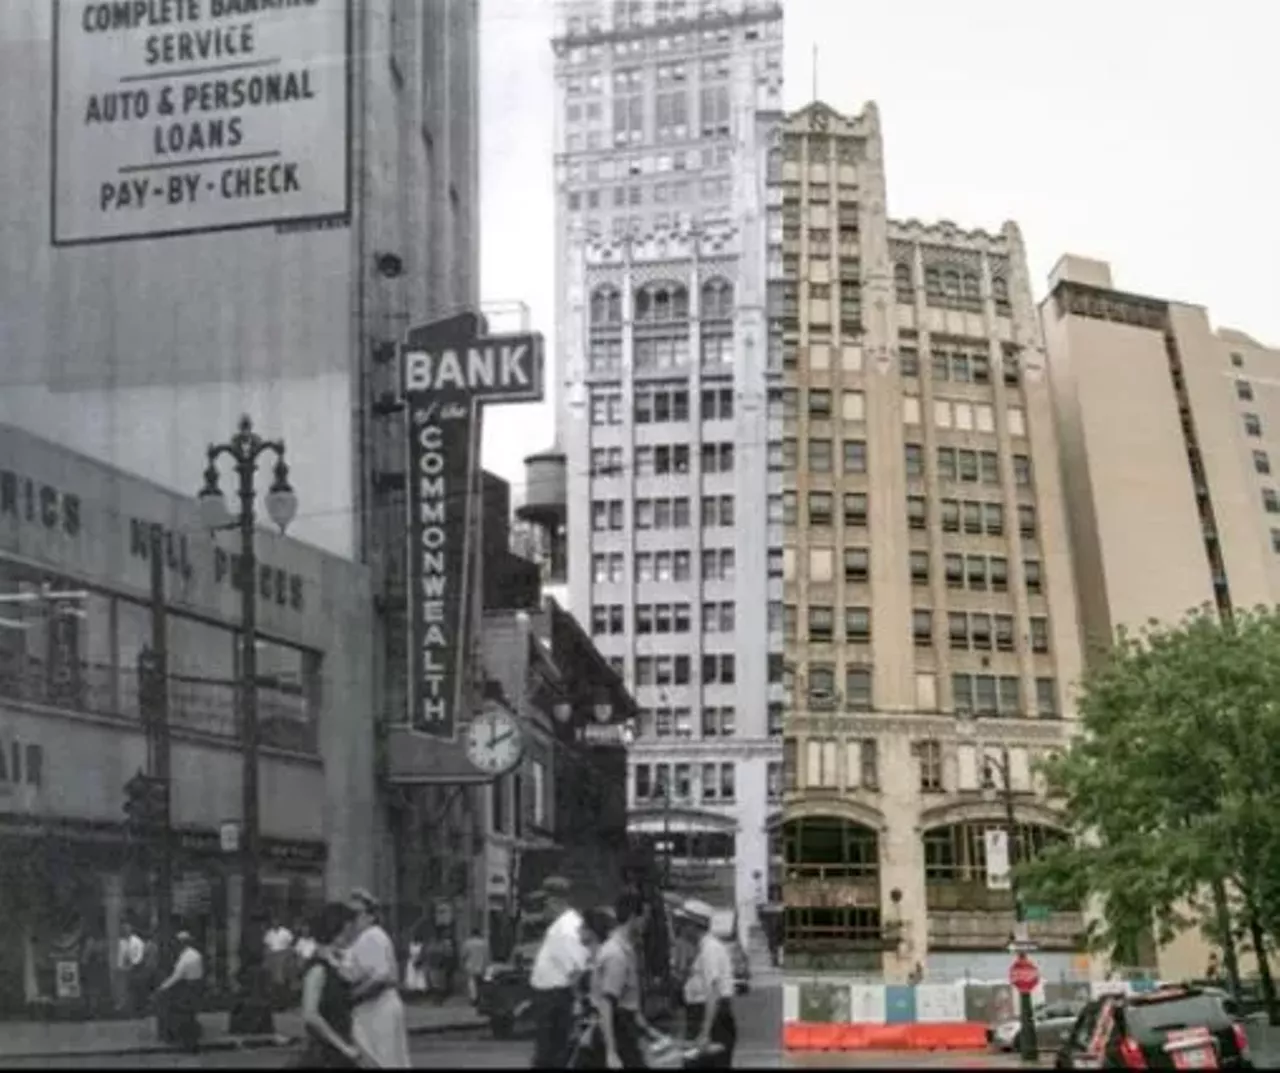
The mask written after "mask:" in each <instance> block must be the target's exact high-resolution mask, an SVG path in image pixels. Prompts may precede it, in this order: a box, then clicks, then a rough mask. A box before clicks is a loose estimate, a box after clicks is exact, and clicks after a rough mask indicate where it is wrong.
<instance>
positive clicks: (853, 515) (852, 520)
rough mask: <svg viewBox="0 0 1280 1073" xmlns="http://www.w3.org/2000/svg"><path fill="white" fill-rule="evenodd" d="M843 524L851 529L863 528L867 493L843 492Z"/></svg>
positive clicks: (865, 521) (865, 517)
mask: <svg viewBox="0 0 1280 1073" xmlns="http://www.w3.org/2000/svg"><path fill="white" fill-rule="evenodd" d="M844 524H845V525H846V526H852V527H853V528H858V529H861V528H865V527H866V524H867V493H866V492H845V494H844Z"/></svg>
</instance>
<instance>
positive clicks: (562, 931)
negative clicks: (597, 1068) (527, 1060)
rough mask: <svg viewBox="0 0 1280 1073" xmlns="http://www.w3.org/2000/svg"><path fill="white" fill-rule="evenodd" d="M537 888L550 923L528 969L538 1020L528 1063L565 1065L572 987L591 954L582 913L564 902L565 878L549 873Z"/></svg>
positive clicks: (543, 1066)
mask: <svg viewBox="0 0 1280 1073" xmlns="http://www.w3.org/2000/svg"><path fill="white" fill-rule="evenodd" d="M541 891H542V895H543V897H544V898H545V900H546V912H547V917H548V919H549V920H550V921H551V923H550V925H549V926H548V927H547V932H546V934H545V935H544V936H543V938H542V945H541V946H539V947H538V953H537V956H536V957H535V958H534V959H533V969H532V971H531V972H530V974H529V986H530V987H532V988H533V1002H534V1019H535V1022H536V1025H537V1029H536V1031H537V1036H536V1042H535V1043H534V1050H533V1068H534V1069H564V1067H565V1062H566V1060H567V1059H568V1056H569V1053H570V1051H571V1050H572V1048H573V1030H574V1021H573V1010H574V988H575V986H576V984H577V983H578V981H579V979H581V977H582V974H583V973H584V972H586V969H587V965H588V963H589V960H590V955H589V954H588V951H587V945H586V942H585V940H584V938H583V920H582V914H581V913H579V912H578V911H577V910H576V909H574V908H573V906H572V905H571V904H570V903H569V882H568V880H566V879H564V878H562V877H561V876H549V877H548V878H547V879H546V880H544V881H543V884H542V888H541Z"/></svg>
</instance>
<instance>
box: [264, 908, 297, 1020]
mask: <svg viewBox="0 0 1280 1073" xmlns="http://www.w3.org/2000/svg"><path fill="white" fill-rule="evenodd" d="M262 943H263V946H264V947H265V948H266V949H265V954H266V969H267V979H269V980H270V981H271V1000H272V1003H273V1005H274V1006H275V1008H276V1009H283V1008H284V1006H285V1005H286V1004H287V1002H288V993H289V955H290V953H291V952H292V950H293V932H291V931H290V930H289V929H288V928H286V927H285V926H284V925H283V924H281V923H279V922H277V923H275V924H273V925H271V927H269V928H268V929H267V933H266V935H264V936H263V937H262Z"/></svg>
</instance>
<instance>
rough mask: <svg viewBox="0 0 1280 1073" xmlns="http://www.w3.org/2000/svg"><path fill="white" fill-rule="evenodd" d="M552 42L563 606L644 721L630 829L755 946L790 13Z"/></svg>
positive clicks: (770, 882)
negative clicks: (772, 274) (772, 305)
mask: <svg viewBox="0 0 1280 1073" xmlns="http://www.w3.org/2000/svg"><path fill="white" fill-rule="evenodd" d="M556 35H557V36H556V37H555V40H554V48H555V51H556V101H557V117H556V158H555V165H556V198H557V205H556V269H555V270H556V272H557V282H556V372H555V375H556V378H557V415H556V416H557V435H558V440H559V449H560V452H561V453H562V455H563V464H564V466H565V473H566V491H567V495H566V502H567V505H568V511H567V518H566V520H565V530H564V535H565V542H564V550H565V553H566V558H567V564H568V590H569V598H570V606H571V608H572V610H573V612H574V614H575V615H576V616H577V617H578V618H579V620H580V621H581V622H582V623H583V624H584V626H586V627H587V628H588V629H589V630H590V631H591V633H592V635H593V637H594V639H595V642H596V644H597V645H598V646H599V648H600V650H601V651H602V652H603V653H604V654H605V655H606V656H608V657H609V658H610V660H611V661H612V663H613V665H614V666H615V668H616V669H617V670H618V671H619V673H621V674H622V675H623V677H624V678H625V680H626V682H627V684H628V685H629V686H630V687H631V688H632V689H633V690H634V692H635V695H636V698H637V702H638V704H639V706H640V709H641V723H640V726H639V727H638V728H637V729H638V735H637V739H636V742H635V744H634V746H633V748H632V750H631V757H630V787H629V794H630V799H629V800H630V806H631V813H630V816H631V819H630V826H631V828H632V830H633V831H635V832H643V833H648V834H651V835H652V837H653V839H654V841H655V842H657V843H658V845H659V848H660V852H661V856H662V857H663V858H664V859H665V860H666V861H667V862H669V863H668V867H669V868H670V876H671V885H672V886H673V887H675V888H676V889H678V890H681V891H684V892H687V893H689V894H697V895H699V896H701V897H704V898H705V899H706V900H708V901H710V902H712V903H714V904H716V905H719V906H723V907H725V908H728V907H730V906H735V907H736V908H737V909H738V911H739V913H740V917H741V920H742V924H743V931H744V934H747V933H748V932H749V929H750V928H751V925H752V924H753V923H754V921H755V918H756V909H757V907H758V906H759V905H760V904H761V903H762V902H764V901H765V900H774V901H776V900H778V899H779V897H780V894H779V890H780V877H779V876H778V875H777V874H771V873H773V872H774V869H776V867H777V862H776V861H775V860H774V859H773V856H772V855H771V853H770V843H771V839H770V833H771V831H775V830H777V829H778V828H779V826H780V824H779V820H780V811H779V810H780V807H781V778H782V772H781V731H782V717H783V707H782V686H781V681H780V679H781V675H782V666H781V650H782V648H781V634H780V632H775V633H774V634H773V635H772V637H771V634H770V623H769V620H768V614H767V609H768V605H769V590H768V586H769V584H770V579H769V570H768V562H769V554H768V552H769V547H770V543H769V540H770V524H769V522H768V520H767V506H768V501H769V491H770V489H769V481H770V472H769V469H768V465H767V457H766V454H767V452H766V446H767V443H768V440H769V429H768V421H769V416H768V406H767V400H768V395H769V385H770V383H771V380H772V379H773V378H776V377H779V376H780V368H779V369H778V370H777V371H771V370H770V368H769V362H770V347H769V345H768V337H767V329H766V326H765V320H764V298H765V294H764V287H765V250H766V244H765V233H764V228H765V216H764V211H763V208H764V198H765V176H764V160H765V155H766V149H767V147H766V145H765V144H764V140H765V138H766V137H767V132H768V130H769V127H770V121H769V116H770V114H772V113H777V112H778V111H779V110H780V108H781V101H782V8H781V4H780V3H776V2H772V3H762V2H753V0H702V2H697V0H619V2H606V0H595V2H591V0H568V2H561V3H558V4H557V25H556ZM773 476H774V477H775V478H776V477H778V476H779V475H778V474H774V475H773ZM774 528H776V529H777V531H776V532H774V533H773V534H772V535H773V537H775V538H776V539H775V540H774V543H775V544H776V545H777V547H778V548H779V549H780V548H781V543H782V539H781V529H780V527H774ZM771 640H772V642H773V643H772V644H771ZM771 653H773V654H774V655H773V656H772V657H771ZM771 679H777V681H771ZM771 863H772V864H773V868H771Z"/></svg>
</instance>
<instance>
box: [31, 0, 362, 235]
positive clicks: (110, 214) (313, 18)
mask: <svg viewBox="0 0 1280 1073" xmlns="http://www.w3.org/2000/svg"><path fill="white" fill-rule="evenodd" d="M347 2H349V0H347ZM347 2H344V0H105V2H97V0H57V2H56V11H57V25H58V34H57V45H56V47H57V50H58V51H57V63H58V70H59V71H60V72H63V73H64V74H65V73H66V72H68V70H69V69H70V73H69V74H65V76H64V77H62V78H61V79H60V84H59V86H58V89H59V93H58V97H57V102H58V107H57V116H56V122H57V130H56V132H55V134H56V139H57V150H58V154H57V160H56V168H57V176H56V178H57V180H58V186H59V188H60V189H59V190H58V191H56V193H57V194H58V195H60V197H59V201H58V204H57V206H56V212H57V213H58V214H60V216H61V221H62V223H65V225H66V227H67V228H68V229H74V230H75V231H77V232H84V233H83V234H79V235H75V236H70V235H65V234H64V235H63V236H62V238H63V239H65V240H68V241H85V240H92V239H94V238H101V237H112V236H113V235H116V234H124V233H125V232H131V233H132V232H136V230H137V228H138V227H140V226H141V227H152V226H159V227H167V226H169V225H173V226H174V227H176V228H177V229H179V230H199V229H201V228H200V226H192V225H190V224H185V225H184V224H183V223H182V221H181V217H182V216H183V215H186V216H192V215H193V214H194V215H195V216H196V217H197V220H198V224H203V226H206V227H207V226H214V227H217V226H234V225H236V224H238V223H242V222H244V221H245V220H246V218H248V217H251V216H252V215H254V214H263V213H264V212H265V213H266V215H267V216H268V217H275V218H290V217H293V216H294V215H295V214H304V215H326V214H327V215H335V214H339V213H344V212H345V211H346V194H347V190H346V178H345V172H346V142H347V131H346V124H347V106H346V95H347V93H348V92H349V90H348V87H347V79H346V73H345V62H344V61H345V59H346V55H347V40H346V37H347V32H348V31H347V10H346V8H347ZM317 138H318V139H319V144H316V140H317ZM329 152H332V153H333V156H332V157H331V158H330V157H329V156H328V155H327V154H328V153H329ZM77 169H78V170H77ZM58 230H60V228H59V218H58V216H55V241H57V240H58V238H59V235H58V234H57V232H58Z"/></svg>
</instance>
